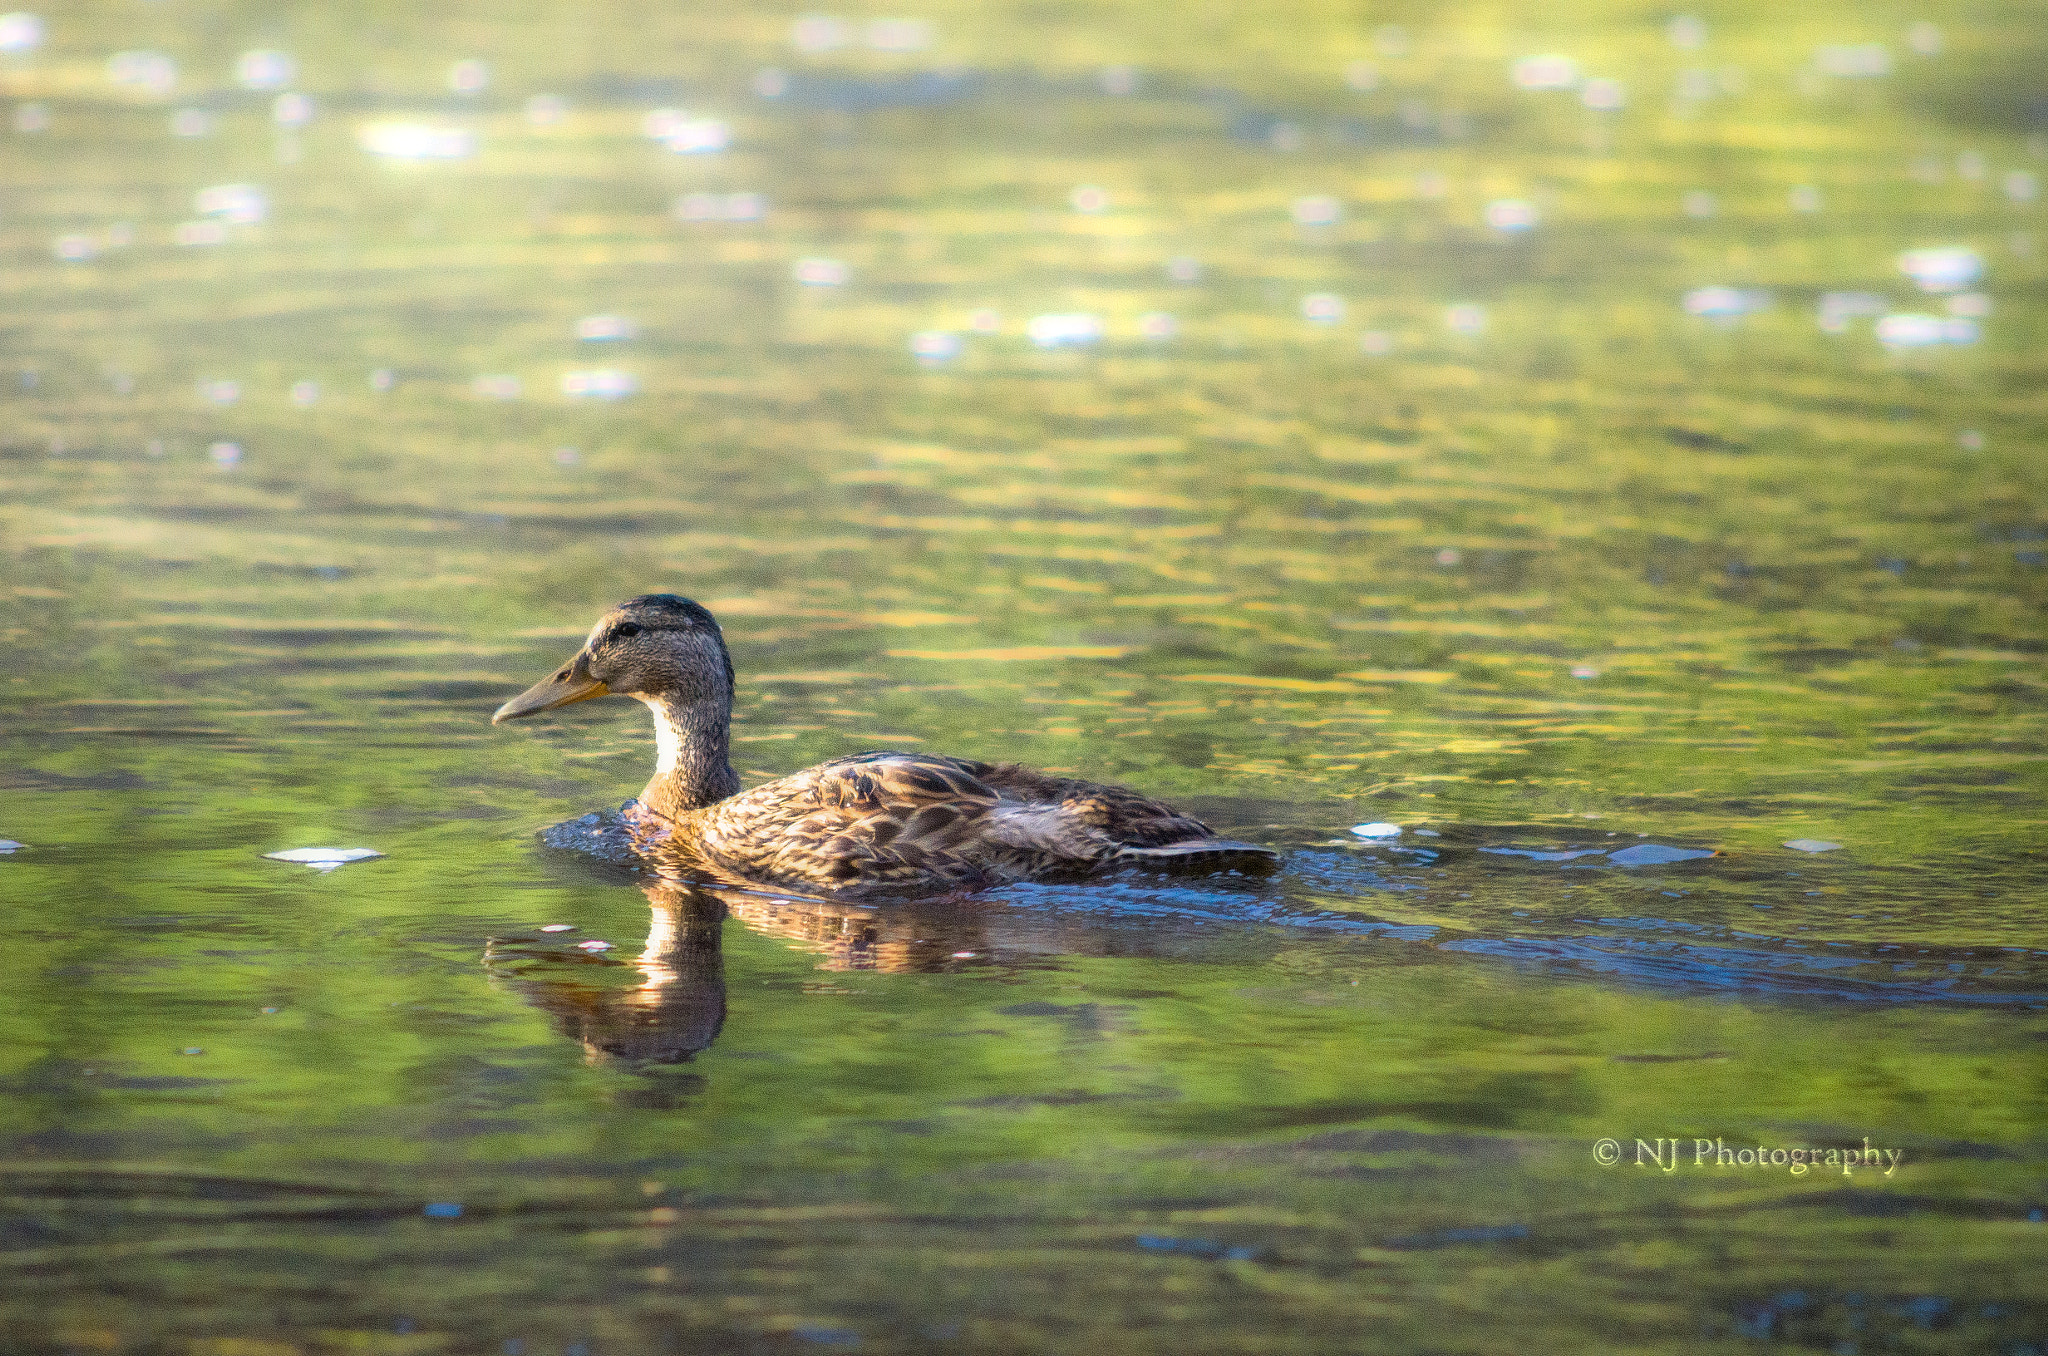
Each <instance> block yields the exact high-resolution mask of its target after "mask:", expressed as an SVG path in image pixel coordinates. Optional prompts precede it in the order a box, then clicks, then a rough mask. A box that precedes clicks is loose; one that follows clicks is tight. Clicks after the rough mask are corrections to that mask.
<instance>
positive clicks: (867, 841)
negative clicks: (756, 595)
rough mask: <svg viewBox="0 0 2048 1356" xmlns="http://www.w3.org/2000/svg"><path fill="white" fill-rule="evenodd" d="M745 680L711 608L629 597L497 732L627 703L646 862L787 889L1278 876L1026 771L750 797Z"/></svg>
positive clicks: (800, 781)
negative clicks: (648, 758) (744, 754)
mask: <svg viewBox="0 0 2048 1356" xmlns="http://www.w3.org/2000/svg"><path fill="white" fill-rule="evenodd" d="M733 688H734V675H733V667H732V658H731V655H730V654H729V653H728V652H727V650H726V647H725V637H724V635H723V634H722V633H721V632H720V631H719V628H718V623H717V621H716V620H714V619H713V618H712V616H711V614H710V613H709V612H707V611H706V610H705V609H704V608H703V607H701V606H700V605H698V604H697V603H694V602H691V601H690V600H689V599H687V598H679V597H676V596H675V595H673V594H660V593H657V594H646V595H643V596H641V597H638V598H629V599H627V600H626V601H625V602H623V603H621V604H619V605H618V606H617V607H615V608H613V609H612V610H611V611H610V612H608V613H606V614H605V615H604V616H603V617H602V618H600V619H599V620H598V623H597V625H596V626H595V627H593V628H592V629H591V632H590V637H589V639H588V640H587V641H585V643H584V645H583V648H582V649H580V650H578V651H577V652H576V654H575V656H574V657H573V658H571V659H570V660H569V662H568V663H567V664H564V665H563V666H562V667H561V669H560V670H559V671H557V672H556V673H555V674H554V675H553V676H551V677H549V678H546V679H543V680H542V681H540V682H538V683H536V684H534V685H533V686H532V687H531V688H529V689H527V690H526V691H525V692H523V693H521V694H520V695H519V696H517V697H514V698H513V699H512V700H511V701H508V702H506V703H505V704H504V705H503V706H501V707H499V708H498V710H497V712H496V714H494V715H493V716H492V717H491V721H492V723H493V724H498V723H502V722H504V721H507V720H516V719H518V718H520V717H522V716H529V715H533V714H535V713H537V712H541V711H549V710H553V709H554V708H555V707H558V706H567V705H568V704H570V703H571V702H579V701H587V700H589V699H590V698H593V697H602V696H605V695H607V694H612V693H616V694H619V695H621V696H627V697H632V698H633V699H635V700H636V701H639V702H641V703H642V704H644V705H645V706H646V707H647V708H648V710H649V711H650V712H652V713H653V716H654V731H655V738H656V741H657V746H658V750H659V753H658V762H657V765H656V768H655V773H654V776H653V778H652V779H651V780H650V781H649V782H648V783H647V786H646V788H645V789H644V790H642V791H641V793H640V800H639V804H638V807H637V809H636V811H635V812H634V818H635V829H636V836H637V840H638V844H639V845H640V847H641V850H642V851H643V852H644V853H646V854H647V855H651V856H657V857H660V858H664V859H673V860H674V861H676V862H677V863H678V864H680V865H683V866H684V867H686V868H688V867H695V868H697V869H701V870H705V871H709V872H711V873H713V874H715V875H718V876H720V877H723V878H726V879H735V880H742V881H750V882H755V883H759V884H764V885H770V886H775V887H780V888H785V889H795V890H802V891H818V890H823V891H829V892H833V893H839V894H846V893H856V894H858V893H873V892H890V893H897V892H902V891H906V890H908V891H921V890H953V889H975V888H980V887H984V886H989V885H999V884H1003V883H1006V882H1010V881H1020V880H1037V879H1047V878H1057V877H1072V876H1082V875H1089V874H1093V873H1095V872H1099V871H1104V870H1113V869H1116V868H1120V867H1131V866H1135V867H1142V868H1148V869H1181V870H1188V869H1193V870H1203V871H1212V870H1223V869H1269V868H1270V867H1271V865H1272V864H1273V863H1274V862H1275V861H1276V860H1277V858H1278V854H1277V853H1275V852H1274V851H1273V850H1272V849H1270V848H1264V847H1260V846H1258V845H1256V844H1252V843H1240V842H1234V841H1232V840H1230V839H1226V838H1218V837H1217V836H1216V835H1215V834H1213V833H1212V832H1210V830H1209V827H1208V826H1207V825H1206V824H1203V823H1202V822H1201V821H1200V820H1197V819H1194V818H1191V817H1189V816H1187V815H1184V814H1182V813H1181V812H1180V811H1178V810H1175V809H1174V808H1173V807H1172V806H1170V805H1166V804H1163V803H1161V802H1159V801H1156V800H1153V799H1151V798H1149V797H1147V796H1144V795H1141V794H1139V793H1138V792H1136V791H1133V790H1130V789H1129V788H1127V787H1121V786H1111V785H1106V784H1103V783H1098V782H1086V781H1079V780H1076V779H1074V778H1068V777H1055V776H1052V775H1051V774H1049V773H1045V772H1039V771H1036V770H1034V769H1031V768H1027V767H1023V766H1021V765H1019V764H1016V763H983V762H976V761H973V760H971V759H966V758H948V757H944V756H941V755H937V754H924V753H895V752H872V753H858V754H853V755H851V756H849V757H845V758H835V759H833V760H832V761H830V762H826V763H820V764H819V765H818V766H816V767H812V768H806V769H805V770H804V771H802V772H797V773H792V774H791V775H789V776H787V777H782V778H778V779H777V780H775V781H772V782H768V783H766V784H765V785H762V786H757V787H755V788H754V789H753V790H751V791H742V790H741V789H740V780H739V774H738V773H737V772H735V771H734V770H733V766H732V759H731V738H732V701H733Z"/></svg>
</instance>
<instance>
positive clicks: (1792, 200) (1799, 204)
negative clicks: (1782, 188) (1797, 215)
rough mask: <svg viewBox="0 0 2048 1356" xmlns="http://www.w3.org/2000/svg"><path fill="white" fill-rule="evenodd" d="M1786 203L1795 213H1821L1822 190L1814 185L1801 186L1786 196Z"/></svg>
mask: <svg viewBox="0 0 2048 1356" xmlns="http://www.w3.org/2000/svg"><path fill="white" fill-rule="evenodd" d="M1785 201H1786V203H1787V204H1788V205H1789V206H1790V207H1791V208H1792V210H1793V211H1795V212H1818V211H1820V190H1819V189H1817V188H1815V187H1814V186H1813V185H1812V184H1800V185H1798V186H1797V187H1795V188H1794V189H1793V190H1792V191H1791V192H1790V193H1788V194H1786V195H1785Z"/></svg>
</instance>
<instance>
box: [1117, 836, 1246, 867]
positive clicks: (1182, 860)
mask: <svg viewBox="0 0 2048 1356" xmlns="http://www.w3.org/2000/svg"><path fill="white" fill-rule="evenodd" d="M1116 860H1117V861H1120V862H1129V863H1130V864H1131V865H1133V866H1145V867H1151V868H1153V869H1154V870H1160V871H1174V870H1189V871H1222V870H1226V869H1229V868H1233V867H1234V868H1236V869H1238V870H1240V871H1271V870H1273V869H1274V868H1276V867H1278V866H1279V865H1280V854H1279V853H1278V852H1275V851H1274V850H1273V849H1272V848H1269V847H1260V846H1259V845H1258V844H1257V843H1240V842H1237V841H1236V840H1234V839H1230V838H1190V839H1188V840H1186V841H1185V842H1180V843H1167V844H1164V845H1163V846H1160V847H1132V846H1129V845H1125V846H1123V847H1121V848H1118V849H1117V853H1116Z"/></svg>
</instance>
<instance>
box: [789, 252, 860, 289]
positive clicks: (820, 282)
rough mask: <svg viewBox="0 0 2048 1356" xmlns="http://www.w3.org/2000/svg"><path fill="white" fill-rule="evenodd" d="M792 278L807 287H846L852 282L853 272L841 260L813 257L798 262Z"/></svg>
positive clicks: (792, 270) (793, 268)
mask: <svg viewBox="0 0 2048 1356" xmlns="http://www.w3.org/2000/svg"><path fill="white" fill-rule="evenodd" d="M790 276H791V277H793V278H795V279H796V280H797V281H798V282H800V283H802V284H803V285H804V286H806V287H844V286H846V284H847V283H848V282H850V281H851V280H852V278H853V270H852V269H851V268H848V267H847V266H846V264H845V263H844V262H843V261H841V260H838V259H825V258H821V257H818V256H815V255H813V256H810V257H807V258H803V259H799V260H797V261H796V263H795V265H793V266H792V267H791V269H790Z"/></svg>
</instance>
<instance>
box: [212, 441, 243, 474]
mask: <svg viewBox="0 0 2048 1356" xmlns="http://www.w3.org/2000/svg"><path fill="white" fill-rule="evenodd" d="M206 455H207V456H208V457H210V458H212V460H213V466H214V469H215V470H217V471H232V470H234V469H235V468H236V467H237V466H239V465H241V464H242V445H241V444H240V443H215V444H213V445H212V446H211V447H209V448H207V449H206Z"/></svg>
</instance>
